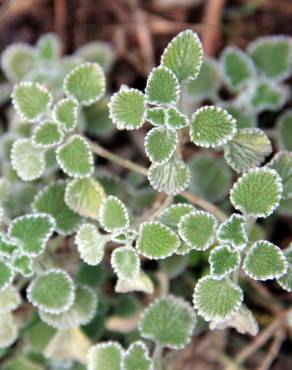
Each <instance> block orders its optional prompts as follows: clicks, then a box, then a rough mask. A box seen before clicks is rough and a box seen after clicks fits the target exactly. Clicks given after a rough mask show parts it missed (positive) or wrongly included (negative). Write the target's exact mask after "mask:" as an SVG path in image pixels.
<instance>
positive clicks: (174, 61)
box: [161, 30, 203, 82]
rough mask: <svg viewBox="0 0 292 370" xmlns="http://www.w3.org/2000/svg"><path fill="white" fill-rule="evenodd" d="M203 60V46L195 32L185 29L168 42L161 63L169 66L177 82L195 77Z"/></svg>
mask: <svg viewBox="0 0 292 370" xmlns="http://www.w3.org/2000/svg"><path fill="white" fill-rule="evenodd" d="M202 60H203V48H202V45H201V42H200V40H199V38H198V36H197V34H196V33H194V32H193V31H191V30H186V31H183V32H181V33H179V34H178V35H177V36H176V37H175V38H173V39H172V41H171V42H170V43H169V44H168V46H167V48H166V49H165V50H164V52H163V54H162V56H161V65H163V66H165V67H167V68H169V69H170V70H172V72H173V73H174V74H175V75H176V77H177V78H178V80H179V82H182V81H186V80H192V79H195V78H197V76H198V74H199V72H200V68H201V64H202Z"/></svg>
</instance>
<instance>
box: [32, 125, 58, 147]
mask: <svg viewBox="0 0 292 370" xmlns="http://www.w3.org/2000/svg"><path fill="white" fill-rule="evenodd" d="M62 140H63V133H62V131H61V129H60V128H59V126H58V124H57V123H56V122H54V121H43V122H42V123H41V124H40V125H38V126H37V127H36V128H35V130H34V133H33V136H32V142H33V144H34V145H35V146H36V147H40V148H51V147H54V146H56V145H58V144H61V142H62Z"/></svg>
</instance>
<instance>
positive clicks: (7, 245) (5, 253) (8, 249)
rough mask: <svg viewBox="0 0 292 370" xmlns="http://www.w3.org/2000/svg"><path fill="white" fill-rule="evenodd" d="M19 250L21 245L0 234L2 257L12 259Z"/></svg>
mask: <svg viewBox="0 0 292 370" xmlns="http://www.w3.org/2000/svg"><path fill="white" fill-rule="evenodd" d="M18 249H19V244H18V243H17V241H16V240H13V239H10V238H8V237H7V236H6V235H4V234H2V233H0V257H8V258H10V257H11V256H12V255H13V254H14V253H15V252H16V251H17V250H18Z"/></svg>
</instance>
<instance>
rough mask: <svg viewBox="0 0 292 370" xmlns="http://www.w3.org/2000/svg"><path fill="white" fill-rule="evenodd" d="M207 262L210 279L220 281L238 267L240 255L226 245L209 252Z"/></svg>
mask: <svg viewBox="0 0 292 370" xmlns="http://www.w3.org/2000/svg"><path fill="white" fill-rule="evenodd" d="M209 262H210V266H211V275H212V277H214V278H215V279H218V278H219V279H222V278H223V277H225V276H228V275H229V274H230V273H231V272H232V271H234V270H235V269H237V268H238V267H239V263H240V254H239V252H238V251H236V250H232V249H231V248H230V247H229V246H228V245H219V246H217V247H216V248H214V249H213V250H212V251H211V253H210V257H209Z"/></svg>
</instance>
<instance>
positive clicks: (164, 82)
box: [145, 66, 180, 105]
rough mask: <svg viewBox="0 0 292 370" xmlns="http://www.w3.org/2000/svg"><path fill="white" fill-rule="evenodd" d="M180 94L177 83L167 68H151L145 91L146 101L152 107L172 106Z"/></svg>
mask: <svg viewBox="0 0 292 370" xmlns="http://www.w3.org/2000/svg"><path fill="white" fill-rule="evenodd" d="M179 94H180V87H179V82H178V80H177V78H176V76H175V74H174V73H173V72H172V71H171V70H170V69H168V68H166V67H163V66H159V67H157V68H153V69H152V71H151V73H150V75H149V77H148V80H147V85H146V89H145V95H146V100H147V102H148V103H149V104H153V105H174V104H176V103H177V101H178V98H179Z"/></svg>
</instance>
